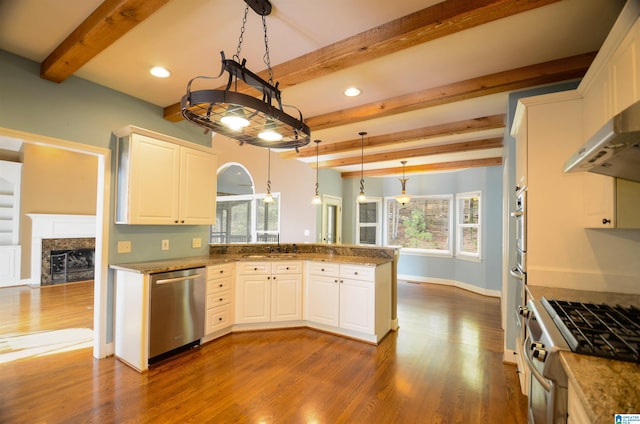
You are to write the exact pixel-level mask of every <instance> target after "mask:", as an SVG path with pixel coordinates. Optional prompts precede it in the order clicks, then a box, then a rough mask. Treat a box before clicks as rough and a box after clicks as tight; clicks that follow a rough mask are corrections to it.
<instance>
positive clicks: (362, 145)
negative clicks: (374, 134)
mask: <svg viewBox="0 0 640 424" xmlns="http://www.w3.org/2000/svg"><path fill="white" fill-rule="evenodd" d="M358 134H359V135H360V137H361V141H360V145H361V153H360V159H361V160H360V191H361V192H364V136H365V135H367V133H366V132H365V131H362V132H359V133H358Z"/></svg>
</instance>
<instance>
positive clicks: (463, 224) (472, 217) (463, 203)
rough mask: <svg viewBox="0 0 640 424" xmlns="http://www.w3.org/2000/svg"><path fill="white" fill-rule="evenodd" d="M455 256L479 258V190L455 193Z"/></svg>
mask: <svg viewBox="0 0 640 424" xmlns="http://www.w3.org/2000/svg"><path fill="white" fill-rule="evenodd" d="M456 205H457V214H456V215H457V219H456V256H461V257H465V256H466V257H471V258H480V192H472V193H461V194H456Z"/></svg>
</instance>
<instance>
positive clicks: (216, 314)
mask: <svg viewBox="0 0 640 424" xmlns="http://www.w3.org/2000/svg"><path fill="white" fill-rule="evenodd" d="M233 268H234V266H233V264H231V263H228V264H221V265H211V266H208V267H207V301H206V308H207V310H206V313H205V320H206V321H205V327H204V328H205V330H204V333H205V336H209V335H211V334H213V333H216V332H218V333H217V335H222V334H226V333H225V332H224V331H223V330H228V331H227V332H230V331H231V326H232V325H233V310H234V307H233V302H234V297H233V286H234V284H233V274H234V272H233Z"/></svg>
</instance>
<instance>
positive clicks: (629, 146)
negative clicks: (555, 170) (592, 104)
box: [564, 102, 640, 182]
mask: <svg viewBox="0 0 640 424" xmlns="http://www.w3.org/2000/svg"><path fill="white" fill-rule="evenodd" d="M579 171H589V172H595V173H597V174H604V175H610V176H612V177H619V178H624V179H627V180H631V181H638V182H640V102H637V103H634V104H633V105H631V106H629V107H628V108H626V109H625V110H623V111H622V112H620V113H619V114H617V115H616V116H614V117H613V118H611V119H610V120H609V121H608V122H607V123H606V124H605V125H604V126H603V127H602V128H601V129H600V130H598V132H596V133H595V134H594V135H593V137H591V138H590V139H589V140H588V141H587V143H586V144H585V145H584V146H582V147H581V148H580V150H578V151H577V152H576V153H575V154H574V155H573V156H571V158H570V159H569V160H568V161H567V162H566V163H565V166H564V172H579Z"/></svg>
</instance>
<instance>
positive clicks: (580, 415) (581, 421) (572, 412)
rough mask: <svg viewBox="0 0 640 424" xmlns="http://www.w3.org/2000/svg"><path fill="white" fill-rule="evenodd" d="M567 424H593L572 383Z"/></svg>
mask: <svg viewBox="0 0 640 424" xmlns="http://www.w3.org/2000/svg"><path fill="white" fill-rule="evenodd" d="M567 397H568V404H567V424H591V419H590V418H589V415H588V414H587V411H586V410H585V409H584V405H583V404H582V402H581V401H580V399H579V398H578V396H577V394H576V389H575V387H574V386H573V384H572V383H571V382H569V385H568V396H567Z"/></svg>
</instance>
